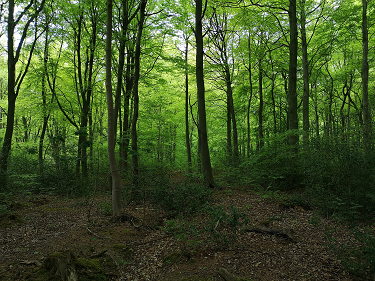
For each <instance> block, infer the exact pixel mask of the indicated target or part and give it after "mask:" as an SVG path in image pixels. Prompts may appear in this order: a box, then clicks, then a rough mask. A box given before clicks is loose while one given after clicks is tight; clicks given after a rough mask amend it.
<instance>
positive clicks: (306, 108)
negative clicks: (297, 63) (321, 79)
mask: <svg viewBox="0 0 375 281" xmlns="http://www.w3.org/2000/svg"><path fill="white" fill-rule="evenodd" d="M305 1H306V0H302V1H301V42H302V44H301V45H302V68H303V98H302V99H303V100H302V103H303V132H304V133H303V137H302V138H303V142H307V141H308V140H309V130H310V105H309V102H310V88H309V86H310V85H309V83H310V82H309V78H310V77H309V61H308V53H307V41H306V15H305Z"/></svg>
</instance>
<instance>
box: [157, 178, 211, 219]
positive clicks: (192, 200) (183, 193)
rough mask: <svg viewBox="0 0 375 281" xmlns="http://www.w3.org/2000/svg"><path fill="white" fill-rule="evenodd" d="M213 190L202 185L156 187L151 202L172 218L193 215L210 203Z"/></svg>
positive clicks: (188, 184)
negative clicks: (180, 215)
mask: <svg viewBox="0 0 375 281" xmlns="http://www.w3.org/2000/svg"><path fill="white" fill-rule="evenodd" d="M211 195H212V190H211V189H209V188H208V187H205V186H204V185H201V184H195V183H183V184H171V185H158V186H154V187H153V189H152V190H151V194H150V198H151V201H152V202H153V203H154V204H155V205H157V206H160V207H161V208H162V209H164V210H165V211H167V212H168V213H169V214H170V215H171V216H177V215H179V214H192V213H194V212H196V211H198V210H199V209H200V208H201V207H202V205H204V204H205V203H206V202H208V201H209V199H210V197H211Z"/></svg>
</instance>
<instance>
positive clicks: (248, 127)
mask: <svg viewBox="0 0 375 281" xmlns="http://www.w3.org/2000/svg"><path fill="white" fill-rule="evenodd" d="M248 49H249V66H248V72H249V85H250V97H249V101H248V104H247V112H246V123H247V124H246V125H247V157H248V158H250V106H251V99H252V98H253V80H252V73H251V37H250V29H249V38H248Z"/></svg>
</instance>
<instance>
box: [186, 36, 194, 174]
mask: <svg viewBox="0 0 375 281" xmlns="http://www.w3.org/2000/svg"><path fill="white" fill-rule="evenodd" d="M185 40H186V41H185V141H186V152H187V161H188V172H189V173H191V168H192V167H191V166H192V165H191V146H190V132H189V64H188V52H189V38H188V37H186V38H185Z"/></svg>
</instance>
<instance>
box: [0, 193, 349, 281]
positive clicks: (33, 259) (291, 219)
mask: <svg viewBox="0 0 375 281" xmlns="http://www.w3.org/2000/svg"><path fill="white" fill-rule="evenodd" d="M214 198H215V199H214V204H217V205H219V204H220V205H224V206H230V205H233V206H236V207H237V209H238V210H239V211H241V212H244V213H246V214H247V215H248V216H249V218H250V219H251V224H252V225H253V226H257V225H265V224H267V225H266V227H267V228H269V229H288V230H289V231H291V233H293V234H292V235H293V237H292V238H293V239H286V238H285V237H283V236H280V235H272V234H269V233H259V232H243V233H238V235H237V243H236V244H234V245H231V246H229V247H225V245H217V244H215V243H212V242H211V238H210V237H209V236H208V235H207V237H206V236H205V234H202V235H201V236H199V237H198V238H195V239H197V240H199V241H203V243H200V244H198V245H197V246H195V247H193V248H191V249H189V250H188V253H187V252H186V249H185V248H184V247H186V246H184V243H182V242H181V241H179V240H178V239H176V238H175V237H173V236H171V235H169V234H167V233H166V232H165V231H164V230H163V229H162V226H163V225H164V224H165V221H166V220H167V217H166V215H165V214H164V213H163V212H160V211H157V210H155V209H153V208H152V207H151V206H140V205H135V204H134V205H133V204H129V205H127V206H126V212H127V215H126V216H124V217H122V218H120V219H119V220H117V221H115V222H112V221H111V218H110V217H109V216H105V215H104V211H105V210H104V209H105V207H108V206H110V201H109V200H110V198H108V197H103V196H101V197H97V198H95V201H94V204H93V207H92V208H91V211H90V223H89V224H88V220H87V217H88V212H89V209H90V206H91V199H90V198H89V199H82V198H81V199H70V200H67V199H61V198H56V197H40V198H36V199H35V198H34V199H33V200H27V199H24V202H23V203H27V204H23V207H22V208H19V209H18V210H16V211H14V215H15V216H16V217H17V218H19V219H22V222H17V220H18V219H15V217H13V220H14V225H12V226H9V225H8V226H7V225H6V224H3V226H4V225H5V227H2V228H1V229H0V280H43V279H37V278H40V277H41V274H42V271H40V268H43V266H45V265H43V262H44V260H45V259H46V258H47V257H49V256H50V255H51V254H53V253H56V252H61V251H69V252H71V253H72V254H73V255H74V257H75V258H76V259H77V260H79V261H80V263H81V264H80V265H77V267H76V268H77V272H79V274H83V276H85V278H87V279H85V280H132V281H136V280H138V281H146V280H160V281H168V280H171V281H172V280H224V279H223V277H224V276H223V274H219V271H220V269H225V271H226V272H228V273H229V274H231V275H233V276H237V277H241V278H245V279H243V280H263V281H267V280H272V281H273V280H301V281H302V280H356V279H355V278H354V277H353V276H351V275H350V274H349V273H348V272H346V271H345V270H344V268H343V267H342V266H341V265H340V261H339V260H338V259H337V257H336V256H335V255H334V254H333V253H332V252H330V251H329V249H328V246H327V239H326V235H327V229H331V228H332V227H335V229H336V231H335V232H332V233H330V234H329V235H331V236H334V238H335V239H336V243H338V244H340V243H346V242H348V241H350V239H353V237H352V236H351V234H350V231H349V230H347V229H345V228H344V227H342V226H339V225H336V224H335V223H334V222H332V221H330V220H326V219H320V220H319V221H317V220H315V223H312V222H314V218H315V217H314V214H313V212H312V211H311V210H305V209H304V208H302V207H295V208H293V207H292V208H284V207H283V206H281V205H280V204H279V203H278V202H276V201H274V200H269V199H264V198H262V197H261V196H259V195H257V194H255V193H253V192H245V191H234V192H227V193H225V192H219V193H218V194H216V195H215V197H214ZM25 205H26V206H25ZM135 218H141V219H142V220H137V219H135ZM6 219H8V220H12V218H9V217H7V218H3V220H6ZM197 219H199V218H197ZM202 224H204V222H202ZM193 239H194V238H193ZM84 261H89V262H88V263H84ZM92 261H99V262H98V263H97V264H99V266H95V264H96V263H95V262H92ZM48 274H49V275H48ZM48 274H47V275H46V276H51V274H52V276H55V279H53V277H49V279H48V278H47V279H45V280H59V278H57V276H58V272H48ZM54 274H55V275H54ZM56 274H57V275H56ZM38 275H39V277H38ZM98 276H100V278H102V279H98V278H99V277H98ZM193 276H195V278H196V279H187V278H189V277H190V278H192V277H193ZM51 278H52V279H51ZM95 278H96V279H95ZM60 279H61V278H60ZM228 280H229V279H228Z"/></svg>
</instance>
